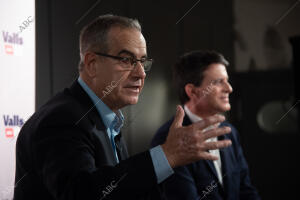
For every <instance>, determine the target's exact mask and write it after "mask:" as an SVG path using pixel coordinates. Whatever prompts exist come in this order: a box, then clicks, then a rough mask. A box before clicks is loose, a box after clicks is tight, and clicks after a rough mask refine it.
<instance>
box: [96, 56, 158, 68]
mask: <svg viewBox="0 0 300 200" xmlns="http://www.w3.org/2000/svg"><path fill="white" fill-rule="evenodd" d="M93 53H95V54H96V55H99V56H104V57H108V58H113V59H115V60H118V61H121V62H122V61H123V62H124V61H126V60H129V62H130V65H131V66H133V68H132V70H134V68H135V67H136V65H137V62H138V61H139V62H140V63H141V64H142V66H143V69H144V71H145V72H146V71H150V69H151V67H152V64H153V59H151V58H144V59H145V60H142V59H136V58H134V57H121V56H113V55H109V54H105V53H101V52H93ZM146 61H148V62H149V61H150V62H151V65H150V67H149V69H147V70H145V65H144V64H143V63H144V62H146ZM124 64H126V63H124Z"/></svg>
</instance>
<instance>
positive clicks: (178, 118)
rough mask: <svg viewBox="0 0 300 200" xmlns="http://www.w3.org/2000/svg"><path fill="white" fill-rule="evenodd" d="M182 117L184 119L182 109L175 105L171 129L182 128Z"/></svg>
mask: <svg viewBox="0 0 300 200" xmlns="http://www.w3.org/2000/svg"><path fill="white" fill-rule="evenodd" d="M183 117H184V111H183V108H182V107H181V106H180V105H177V108H176V115H175V117H174V121H173V123H172V125H171V126H172V127H173V128H179V127H182V122H183Z"/></svg>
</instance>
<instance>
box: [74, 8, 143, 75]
mask: <svg viewBox="0 0 300 200" xmlns="http://www.w3.org/2000/svg"><path fill="white" fill-rule="evenodd" d="M112 27H120V28H133V29H137V30H138V31H141V25H140V23H139V22H138V20H137V19H131V18H127V17H122V16H117V15H111V14H107V15H100V16H99V17H97V18H96V19H94V20H93V21H92V22H91V23H89V24H88V25H86V26H85V27H83V28H82V29H81V31H80V37H79V48H80V62H79V66H78V69H79V71H81V70H82V68H83V66H84V63H83V60H84V54H85V52H86V51H97V50H101V52H102V53H106V52H107V51H108V50H109V45H108V38H107V36H108V32H109V30H110V29H111V28H112Z"/></svg>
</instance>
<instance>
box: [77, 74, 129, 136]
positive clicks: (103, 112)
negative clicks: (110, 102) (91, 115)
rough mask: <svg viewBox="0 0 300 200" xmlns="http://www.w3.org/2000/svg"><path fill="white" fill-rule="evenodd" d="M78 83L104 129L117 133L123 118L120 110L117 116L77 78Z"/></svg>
mask: <svg viewBox="0 0 300 200" xmlns="http://www.w3.org/2000/svg"><path fill="white" fill-rule="evenodd" d="M78 83H79V84H80V85H81V87H82V88H83V90H84V91H85V92H86V93H87V94H88V96H89V97H90V98H91V100H92V101H93V103H94V106H95V107H96V109H97V111H98V113H99V114H100V116H101V118H102V120H103V123H104V125H105V127H106V128H109V129H111V130H114V131H115V132H117V133H119V132H120V129H121V128H122V126H123V123H124V116H123V114H122V112H121V110H118V112H117V114H116V113H114V112H113V111H112V110H111V109H110V108H109V107H108V106H107V105H106V104H105V103H103V101H102V100H101V99H100V98H99V97H98V96H97V95H96V94H95V93H94V92H93V90H91V89H90V88H89V86H88V85H87V84H86V83H85V82H84V81H83V80H82V78H81V77H80V76H79V78H78Z"/></svg>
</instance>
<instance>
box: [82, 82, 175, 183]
mask: <svg viewBox="0 0 300 200" xmlns="http://www.w3.org/2000/svg"><path fill="white" fill-rule="evenodd" d="M78 83H79V84H80V85H81V87H82V88H83V90H84V91H85V92H86V93H87V94H88V96H89V97H90V98H91V100H92V101H93V103H94V104H95V106H96V109H97V111H98V112H99V114H100V116H101V118H102V120H103V123H104V125H105V127H106V131H107V134H108V136H109V139H110V141H111V144H112V146H113V149H114V152H115V155H116V158H117V161H118V162H119V159H118V155H117V152H116V147H115V146H114V145H115V143H114V141H113V139H114V137H115V136H116V135H118V134H119V133H120V129H121V128H122V126H123V124H124V116H123V114H122V112H121V110H118V112H117V114H116V113H114V112H113V111H112V110H111V109H110V108H109V107H108V106H107V105H106V104H105V103H103V101H101V99H100V98H99V97H98V96H97V95H96V94H95V93H94V92H93V91H92V90H91V89H90V88H89V87H88V85H87V84H86V83H85V82H84V81H83V80H82V79H81V77H79V78H78ZM108 95H109V94H108ZM150 155H151V158H152V163H153V167H154V171H155V174H156V178H157V183H158V184H159V183H161V182H162V181H163V180H165V179H166V178H168V177H169V176H170V175H172V174H173V173H174V171H173V169H172V168H171V166H170V164H169V162H168V160H167V158H166V155H165V153H164V152H163V150H162V148H161V146H160V145H158V146H156V147H153V148H152V149H150Z"/></svg>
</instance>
